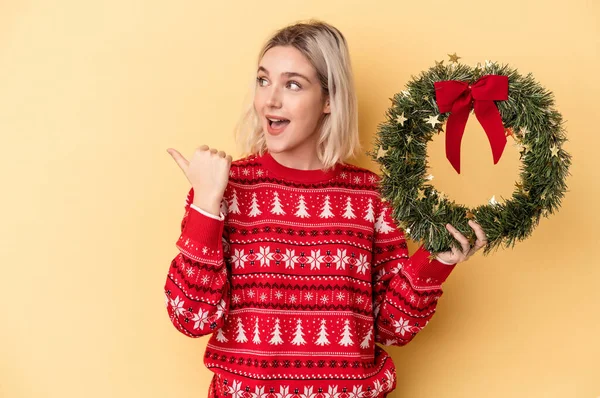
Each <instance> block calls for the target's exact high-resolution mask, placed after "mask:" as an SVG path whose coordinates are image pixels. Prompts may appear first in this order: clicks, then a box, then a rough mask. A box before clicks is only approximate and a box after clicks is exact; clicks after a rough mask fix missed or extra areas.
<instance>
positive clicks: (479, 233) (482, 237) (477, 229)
mask: <svg viewBox="0 0 600 398" xmlns="http://www.w3.org/2000/svg"><path fill="white" fill-rule="evenodd" d="M469 225H470V226H471V228H473V230H474V231H475V236H477V240H478V241H481V242H484V244H485V243H487V240H488V239H487V236H486V235H485V232H484V231H483V228H481V225H479V224H477V223H476V222H475V221H473V220H469Z"/></svg>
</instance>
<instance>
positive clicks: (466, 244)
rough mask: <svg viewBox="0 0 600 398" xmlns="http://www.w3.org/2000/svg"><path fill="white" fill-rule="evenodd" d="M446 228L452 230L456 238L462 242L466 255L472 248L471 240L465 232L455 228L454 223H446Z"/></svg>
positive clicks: (451, 232)
mask: <svg viewBox="0 0 600 398" xmlns="http://www.w3.org/2000/svg"><path fill="white" fill-rule="evenodd" d="M446 228H447V229H448V230H449V231H450V234H452V236H454V238H455V239H456V240H457V241H459V242H460V245H461V247H462V252H463V254H464V255H465V256H466V255H467V253H468V252H469V250H470V249H471V244H470V243H469V240H468V239H467V238H466V237H465V236H464V235H463V234H461V233H460V231H459V230H458V229H456V228H454V227H453V226H452V224H446Z"/></svg>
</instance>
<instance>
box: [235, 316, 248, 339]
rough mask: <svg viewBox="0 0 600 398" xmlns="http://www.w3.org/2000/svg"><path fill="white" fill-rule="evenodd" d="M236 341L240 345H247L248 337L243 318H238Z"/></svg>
mask: <svg viewBox="0 0 600 398" xmlns="http://www.w3.org/2000/svg"><path fill="white" fill-rule="evenodd" d="M235 341H237V342H238V343H245V342H247V341H248V338H247V337H246V331H245V330H244V324H243V323H242V319H241V318H238V320H237V336H236V338H235Z"/></svg>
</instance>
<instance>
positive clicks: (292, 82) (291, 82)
mask: <svg viewBox="0 0 600 398" xmlns="http://www.w3.org/2000/svg"><path fill="white" fill-rule="evenodd" d="M289 84H295V85H296V86H298V89H301V88H302V86H300V84H298V83H296V82H295V81H293V80H292V81H290V82H289Z"/></svg>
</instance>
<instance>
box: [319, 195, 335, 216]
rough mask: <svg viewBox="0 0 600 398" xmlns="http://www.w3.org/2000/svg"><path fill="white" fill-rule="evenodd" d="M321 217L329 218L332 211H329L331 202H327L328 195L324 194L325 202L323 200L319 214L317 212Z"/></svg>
mask: <svg viewBox="0 0 600 398" xmlns="http://www.w3.org/2000/svg"><path fill="white" fill-rule="evenodd" d="M319 217H321V218H331V217H333V213H332V212H331V203H329V195H326V196H325V202H323V207H322V208H321V214H319Z"/></svg>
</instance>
